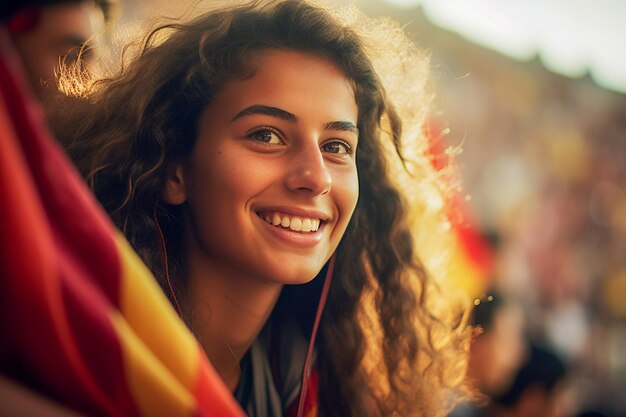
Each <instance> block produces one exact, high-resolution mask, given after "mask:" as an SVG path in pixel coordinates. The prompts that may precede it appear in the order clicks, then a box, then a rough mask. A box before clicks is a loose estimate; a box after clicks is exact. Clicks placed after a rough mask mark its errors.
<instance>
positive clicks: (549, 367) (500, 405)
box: [490, 346, 568, 417]
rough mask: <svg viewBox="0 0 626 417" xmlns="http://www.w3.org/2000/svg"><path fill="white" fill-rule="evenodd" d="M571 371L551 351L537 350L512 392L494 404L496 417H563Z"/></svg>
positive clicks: (492, 411) (521, 371)
mask: <svg viewBox="0 0 626 417" xmlns="http://www.w3.org/2000/svg"><path fill="white" fill-rule="evenodd" d="M567 373H568V370H567V367H566V365H565V363H564V362H563V361H562V360H561V359H560V358H559V357H558V356H557V355H556V354H555V353H553V352H551V351H550V350H547V349H544V348H540V347H537V346H533V347H532V348H531V353H530V356H529V358H528V360H527V361H526V363H525V364H524V365H523V366H522V367H521V369H520V370H519V372H518V373H517V376H516V378H515V381H514V382H513V384H512V385H511V387H510V389H509V390H508V391H507V392H506V393H504V394H503V395H501V396H499V397H498V398H497V400H495V401H494V404H493V406H492V410H491V414H490V416H492V417H562V416H563V415H564V414H563V409H562V407H561V404H562V401H561V395H560V394H561V393H562V388H563V387H564V382H565V378H566V376H567Z"/></svg>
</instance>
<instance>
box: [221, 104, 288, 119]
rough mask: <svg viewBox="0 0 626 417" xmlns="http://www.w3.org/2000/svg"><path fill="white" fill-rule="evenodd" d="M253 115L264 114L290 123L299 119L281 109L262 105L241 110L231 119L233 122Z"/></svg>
mask: <svg viewBox="0 0 626 417" xmlns="http://www.w3.org/2000/svg"><path fill="white" fill-rule="evenodd" d="M252 114H264V115H266V116H272V117H276V118H278V119H282V120H286V121H288V122H297V121H298V118H297V117H296V115H295V114H292V113H289V112H288V111H286V110H283V109H279V108H278V107H272V106H264V105H261V104H254V105H252V106H248V107H246V108H245V109H243V110H241V111H240V112H239V113H237V114H236V115H235V117H233V118H232V119H231V122H232V121H234V120H237V119H239V118H241V117H244V116H250V115H252Z"/></svg>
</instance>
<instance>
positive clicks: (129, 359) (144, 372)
mask: <svg viewBox="0 0 626 417" xmlns="http://www.w3.org/2000/svg"><path fill="white" fill-rule="evenodd" d="M111 322H112V324H113V327H114V328H115V330H116V331H117V334H118V336H119V338H120V344H121V348H122V355H123V357H124V372H125V374H126V380H127V382H128V385H129V387H130V391H131V394H132V397H133V398H134V400H135V403H136V404H137V408H138V409H139V413H140V414H141V415H142V416H146V417H148V416H150V417H153V416H154V417H160V416H162V417H168V416H183V417H184V416H192V415H193V414H194V411H195V408H196V401H195V398H194V397H193V396H192V395H191V393H190V392H189V390H188V389H187V388H186V387H184V386H182V385H181V384H180V382H179V381H178V380H176V378H174V377H173V376H172V374H171V373H170V372H169V370H168V369H167V368H166V367H165V366H163V363H162V362H161V361H160V360H159V359H158V358H157V357H156V356H154V354H153V352H151V350H150V348H149V347H148V346H146V345H145V344H144V343H143V341H142V340H140V339H139V338H138V337H137V335H136V334H135V333H134V332H133V331H132V329H131V328H130V327H129V326H128V325H127V323H126V321H125V320H124V317H122V316H121V315H120V314H119V313H118V312H117V311H115V312H113V314H112V315H111Z"/></svg>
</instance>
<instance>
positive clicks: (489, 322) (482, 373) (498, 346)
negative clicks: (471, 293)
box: [452, 292, 526, 417]
mask: <svg viewBox="0 0 626 417" xmlns="http://www.w3.org/2000/svg"><path fill="white" fill-rule="evenodd" d="M524 323H525V321H524V315H523V313H522V309H521V307H520V306H519V305H517V304H516V303H515V302H514V301H513V300H510V299H507V298H506V297H504V296H502V295H500V294H497V293H495V292H492V293H491V295H489V296H488V297H487V298H486V299H485V300H482V301H481V300H477V301H476V307H475V308H474V311H473V313H472V324H473V325H474V326H476V327H477V329H478V331H479V332H480V333H479V334H478V335H477V336H476V337H475V339H474V340H473V343H472V346H471V349H470V361H469V369H468V378H469V380H470V381H471V382H472V384H473V385H474V386H475V387H476V388H477V389H478V390H479V391H480V393H482V394H483V395H484V400H486V401H485V402H486V404H463V405H461V406H459V407H458V408H457V409H456V410H455V411H454V412H453V413H452V416H453V417H470V416H483V415H488V413H489V408H490V405H489V403H488V402H489V401H490V400H491V399H492V398H494V397H495V396H497V395H500V394H502V393H503V392H505V391H506V390H507V388H508V387H509V386H510V384H511V382H512V381H513V378H514V376H515V372H516V371H517V370H518V369H519V367H520V366H521V364H522V362H523V361H524V358H525V356H526V344H525V340H524Z"/></svg>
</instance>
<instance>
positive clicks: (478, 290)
mask: <svg viewBox="0 0 626 417" xmlns="http://www.w3.org/2000/svg"><path fill="white" fill-rule="evenodd" d="M424 133H425V136H426V137H427V139H428V141H429V153H430V157H431V161H432V165H433V167H434V168H435V169H436V170H437V171H438V172H440V173H441V174H442V175H443V176H444V181H448V182H450V183H451V184H449V185H450V189H451V192H450V195H449V196H448V200H447V201H446V212H447V214H448V220H449V221H450V225H451V228H452V232H453V233H452V241H451V247H450V248H449V252H450V264H449V266H448V277H449V280H450V284H451V285H452V286H454V287H456V288H459V289H461V290H463V291H464V292H465V293H466V294H468V295H469V296H470V297H471V298H479V297H481V296H482V295H484V293H485V292H486V291H487V290H488V289H489V288H490V286H491V284H492V283H491V280H492V279H493V277H492V274H493V270H494V264H495V253H494V249H493V248H492V247H491V245H490V243H489V242H488V241H487V239H485V237H484V234H483V233H482V232H481V230H480V228H479V226H478V224H477V222H476V221H475V219H474V218H473V216H472V215H471V210H470V207H469V206H468V203H467V202H466V201H465V198H464V197H463V196H462V195H461V193H460V191H459V187H456V186H454V184H453V183H456V182H458V181H459V180H458V178H456V176H457V175H458V172H457V171H456V169H455V167H454V165H453V161H452V160H451V158H452V157H451V156H450V154H449V152H446V149H445V148H446V147H445V138H444V132H443V129H441V128H440V127H439V125H438V124H437V122H436V121H435V120H430V121H428V123H426V124H425V132H424Z"/></svg>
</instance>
